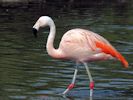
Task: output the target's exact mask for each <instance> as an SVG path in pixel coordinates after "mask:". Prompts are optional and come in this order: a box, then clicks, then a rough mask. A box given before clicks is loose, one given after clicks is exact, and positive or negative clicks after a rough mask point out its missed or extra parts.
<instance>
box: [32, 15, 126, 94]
mask: <svg viewBox="0 0 133 100" xmlns="http://www.w3.org/2000/svg"><path fill="white" fill-rule="evenodd" d="M45 26H49V27H50V33H49V36H48V40H47V44H46V48H47V52H48V54H49V55H50V56H52V57H53V58H57V59H68V60H74V61H75V62H76V65H77V64H78V63H83V65H84V66H85V68H86V71H87V74H88V77H89V80H90V96H92V95H93V89H94V81H93V79H92V76H91V73H90V71H89V68H88V66H87V62H93V61H103V60H108V59H118V60H119V61H120V62H121V63H122V64H123V65H124V66H125V67H126V68H127V67H128V62H127V61H126V60H125V58H124V57H123V56H122V55H121V54H120V53H119V52H118V51H117V50H116V49H115V48H114V47H113V46H112V45H111V44H110V43H109V42H108V41H107V40H106V39H104V38H103V37H102V36H100V35H98V34H96V33H94V32H91V31H89V30H85V29H80V28H76V29H71V30H69V31H67V32H66V33H65V34H64V35H63V37H62V39H61V42H60V44H59V48H58V49H55V48H54V45H53V43H54V39H55V34H56V27H55V24H54V21H53V20H52V19H51V18H50V17H48V16H42V17H40V18H39V19H38V20H37V22H36V23H35V25H34V26H33V33H34V35H35V37H37V31H38V30H39V28H40V27H45ZM77 72H78V69H77V67H75V72H74V75H73V79H72V82H71V84H70V85H69V86H68V87H67V89H66V90H65V91H64V92H63V94H66V93H67V92H68V91H69V90H71V89H72V88H73V87H74V85H75V80H76V75H77Z"/></svg>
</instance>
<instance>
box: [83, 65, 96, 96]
mask: <svg viewBox="0 0 133 100" xmlns="http://www.w3.org/2000/svg"><path fill="white" fill-rule="evenodd" d="M83 64H84V66H85V68H86V71H87V74H88V77H89V80H90V97H92V95H93V89H94V81H93V79H92V76H91V73H90V70H89V68H88V66H87V63H83Z"/></svg>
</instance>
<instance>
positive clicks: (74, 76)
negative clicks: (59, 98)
mask: <svg viewBox="0 0 133 100" xmlns="http://www.w3.org/2000/svg"><path fill="white" fill-rule="evenodd" d="M77 72H78V69H77V66H76V68H75V71H74V75H73V78H72V82H71V84H70V85H69V86H68V87H67V89H66V90H65V91H64V92H63V93H62V94H63V95H65V94H66V93H67V92H68V91H69V90H71V89H72V88H73V87H74V85H75V80H76V76H77Z"/></svg>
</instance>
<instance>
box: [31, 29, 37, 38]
mask: <svg viewBox="0 0 133 100" xmlns="http://www.w3.org/2000/svg"><path fill="white" fill-rule="evenodd" d="M32 30H33V34H34V36H35V38H37V29H35V28H33V29H32Z"/></svg>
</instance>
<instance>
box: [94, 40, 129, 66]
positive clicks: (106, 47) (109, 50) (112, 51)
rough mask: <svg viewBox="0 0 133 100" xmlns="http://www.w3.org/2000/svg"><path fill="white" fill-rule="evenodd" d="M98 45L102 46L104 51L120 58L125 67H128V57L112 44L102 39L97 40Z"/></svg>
mask: <svg viewBox="0 0 133 100" xmlns="http://www.w3.org/2000/svg"><path fill="white" fill-rule="evenodd" d="M96 46H97V47H98V48H101V49H102V51H103V52H104V53H106V54H110V55H112V56H113V57H115V58H117V59H118V60H120V61H121V63H122V64H123V65H124V67H126V68H127V67H128V62H127V61H126V59H125V58H124V57H123V56H122V55H121V54H120V53H119V52H118V51H117V50H115V49H114V48H113V47H112V46H110V45H108V44H105V43H103V42H101V41H96Z"/></svg>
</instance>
